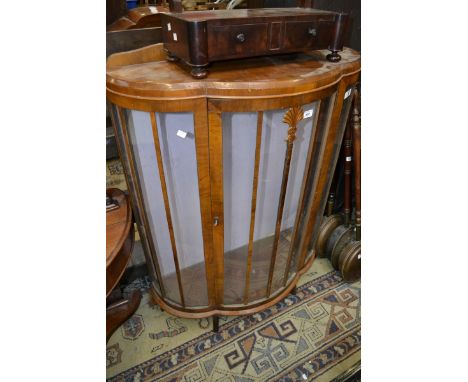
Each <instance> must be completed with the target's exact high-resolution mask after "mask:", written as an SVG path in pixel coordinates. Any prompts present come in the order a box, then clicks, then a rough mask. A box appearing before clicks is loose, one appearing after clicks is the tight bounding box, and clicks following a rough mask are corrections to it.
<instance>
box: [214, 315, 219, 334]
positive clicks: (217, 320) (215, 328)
mask: <svg viewBox="0 0 468 382" xmlns="http://www.w3.org/2000/svg"><path fill="white" fill-rule="evenodd" d="M213 332H215V333H219V316H213Z"/></svg>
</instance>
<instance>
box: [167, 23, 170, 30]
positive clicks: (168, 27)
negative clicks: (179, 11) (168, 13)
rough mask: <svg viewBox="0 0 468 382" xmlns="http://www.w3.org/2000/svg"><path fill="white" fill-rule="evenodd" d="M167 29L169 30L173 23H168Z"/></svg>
mask: <svg viewBox="0 0 468 382" xmlns="http://www.w3.org/2000/svg"><path fill="white" fill-rule="evenodd" d="M167 30H168V31H170V30H171V23H167Z"/></svg>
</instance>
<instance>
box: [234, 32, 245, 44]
mask: <svg viewBox="0 0 468 382" xmlns="http://www.w3.org/2000/svg"><path fill="white" fill-rule="evenodd" d="M236 40H237V41H239V42H244V41H245V34H243V33H239V34H238V35H237V36H236Z"/></svg>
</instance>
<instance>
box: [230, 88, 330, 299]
mask: <svg viewBox="0 0 468 382" xmlns="http://www.w3.org/2000/svg"><path fill="white" fill-rule="evenodd" d="M332 98H333V97H329V98H326V99H324V100H321V101H315V102H312V103H309V104H306V105H302V106H296V107H292V108H287V109H279V110H268V111H260V112H225V113H222V114H221V121H222V122H221V123H222V156H223V210H224V211H223V213H224V299H223V302H224V304H226V305H231V304H246V303H249V302H253V301H257V300H262V299H265V298H267V297H270V296H273V295H275V294H277V292H278V290H280V289H282V288H283V287H284V286H285V285H286V283H287V281H288V279H289V277H288V276H289V275H294V274H295V273H296V269H294V270H293V271H290V269H292V267H291V264H293V263H295V262H296V260H295V259H296V257H297V252H298V247H297V245H296V243H298V242H299V241H300V237H301V232H300V229H298V227H299V220H300V219H299V214H298V212H299V211H301V208H304V206H305V204H304V203H305V193H304V188H305V187H306V183H307V181H308V179H309V178H310V177H308V176H307V175H308V174H309V172H312V178H313V172H314V168H316V167H317V166H319V163H318V157H319V155H320V152H321V150H322V140H321V138H320V137H321V136H322V135H323V131H324V130H325V129H326V128H327V124H328V123H329V116H330V111H331V109H332V107H331V106H332V105H331V104H332V102H330V99H332ZM318 122H320V123H318ZM311 166H312V167H313V168H312V167H311ZM309 189H310V187H309Z"/></svg>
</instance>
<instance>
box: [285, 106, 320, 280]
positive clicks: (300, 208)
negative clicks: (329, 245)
mask: <svg viewBox="0 0 468 382" xmlns="http://www.w3.org/2000/svg"><path fill="white" fill-rule="evenodd" d="M321 104H322V102H321V101H320V100H319V101H318V105H317V109H316V111H315V116H314V118H313V119H312V122H311V123H312V135H311V137H310V142H309V150H308V152H307V159H306V165H305V166H304V178H303V180H302V185H301V192H300V196H299V204H298V208H297V212H296V219H295V222H294V228H293V233H292V236H291V245H290V246H289V253H288V260H287V262H286V267H285V268H284V275H283V286H285V285H286V281H287V280H288V274H289V268H290V267H291V260H292V255H293V252H294V243H295V242H296V237H297V233H298V228H299V227H298V226H299V222H300V220H301V211H303V209H304V208H305V206H304V203H305V195H304V193H305V188H306V185H307V182H308V180H309V177H310V171H309V170H310V169H309V167H310V162H311V159H312V152H313V148H314V143H315V141H316V139H317V135H318V128H317V127H318V126H317V123H318V120H319V119H318V116H319V114H320V106H321Z"/></svg>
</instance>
